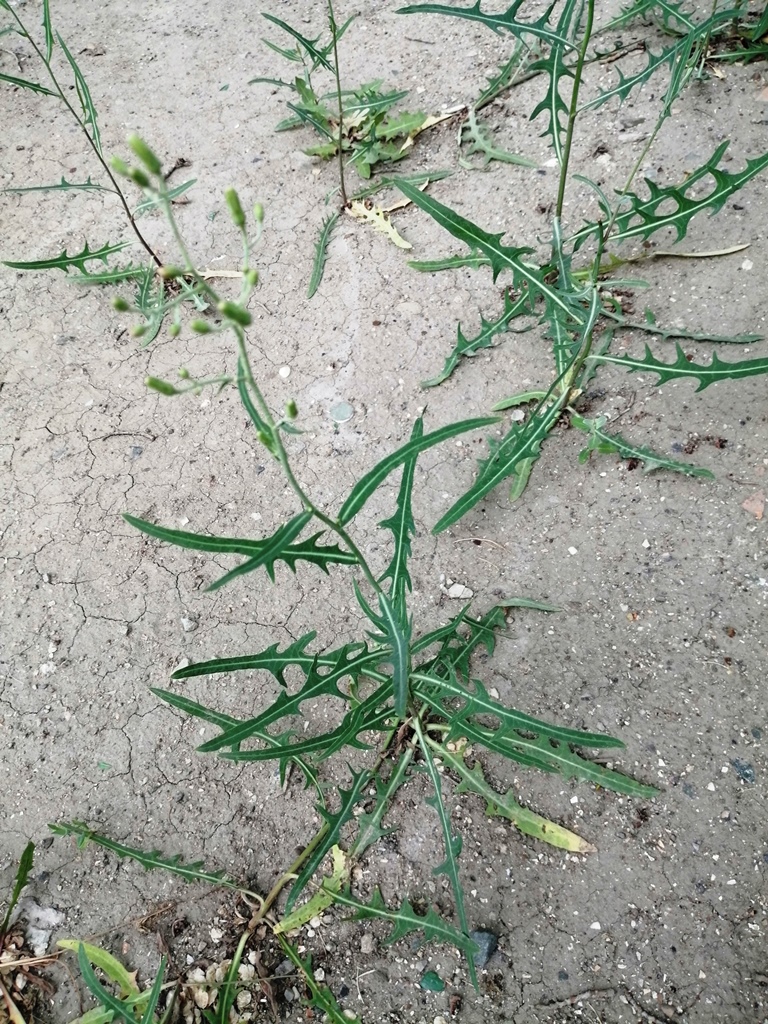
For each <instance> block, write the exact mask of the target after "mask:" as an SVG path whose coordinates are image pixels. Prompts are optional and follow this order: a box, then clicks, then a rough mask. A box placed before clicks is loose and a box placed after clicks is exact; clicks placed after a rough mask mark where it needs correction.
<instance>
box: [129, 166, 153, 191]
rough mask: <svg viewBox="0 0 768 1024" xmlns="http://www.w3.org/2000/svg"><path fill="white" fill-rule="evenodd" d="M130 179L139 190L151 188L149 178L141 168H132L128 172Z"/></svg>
mask: <svg viewBox="0 0 768 1024" xmlns="http://www.w3.org/2000/svg"><path fill="white" fill-rule="evenodd" d="M128 177H129V178H130V179H131V181H132V182H133V183H134V184H135V185H138V186H139V188H149V178H148V177H147V176H146V174H145V173H144V171H142V169H141V168H140V167H131V168H130V169H129V171H128Z"/></svg>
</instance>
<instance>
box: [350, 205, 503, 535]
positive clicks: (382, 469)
mask: <svg viewBox="0 0 768 1024" xmlns="http://www.w3.org/2000/svg"><path fill="white" fill-rule="evenodd" d="M416 191H417V194H418V195H421V192H419V191H418V189H417V190H416ZM492 423H498V418H496V417H489V416H481V417H478V418H476V419H471V420H460V421H459V422H458V423H449V424H447V425H446V426H445V427H440V429H439V430H433V431H432V433H431V434H424V436H423V437H420V438H417V439H415V440H411V441H409V442H408V443H407V444H405V445H403V447H402V448H398V449H397V451H394V452H392V453H391V454H390V455H387V456H386V457H385V458H383V459H382V460H381V462H378V463H377V464H376V465H375V466H374V467H373V469H371V470H369V471H368V472H367V473H366V474H365V476H363V477H361V479H360V480H358V482H357V483H356V484H355V486H354V487H353V488H352V491H351V493H350V495H349V497H348V498H347V500H346V501H345V502H344V504H343V505H342V506H341V511H340V512H339V519H338V521H339V523H340V524H341V525H342V526H343V525H344V524H345V523H348V522H349V521H350V519H352V517H353V516H356V515H357V513H358V512H359V511H360V509H361V508H362V507H363V505H365V503H366V501H368V499H369V498H370V496H371V495H372V494H373V492H374V491H375V490H376V488H377V487H378V486H379V484H380V483H381V482H382V480H386V478H387V477H388V476H389V474H390V473H391V472H392V471H393V470H394V469H397V467H398V466H402V465H403V463H404V462H406V461H407V460H408V459H410V458H412V457H413V456H415V455H419V454H420V453H421V452H423V451H426V450H427V449H428V448H432V447H434V446H435V445H436V444H441V443H442V442H443V441H447V440H449V439H450V438H452V437H456V436H457V435H458V434H465V433H466V432H467V431H469V430H477V429H478V427H486V426H489V425H490V424H492Z"/></svg>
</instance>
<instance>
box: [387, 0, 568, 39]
mask: <svg viewBox="0 0 768 1024" xmlns="http://www.w3.org/2000/svg"><path fill="white" fill-rule="evenodd" d="M524 3H525V0H514V3H513V4H512V5H511V6H510V7H508V8H507V10H506V11H504V13H503V14H489V13H488V14H487V13H485V12H484V11H483V10H481V7H480V0H477V3H475V4H473V6H472V7H449V6H447V5H446V4H432V3H429V4H409V5H408V6H407V7H401V8H400V10H398V11H397V12H396V13H397V14H444V15H448V16H449V17H454V18H463V19H465V20H467V21H473V22H476V23H478V24H480V25H484V26H485V27H486V28H489V29H490V30H491V31H492V32H496V33H499V32H501V31H506V32H510V33H511V34H512V35H514V36H516V37H517V38H518V39H520V38H522V37H523V36H525V35H526V34H528V35H532V36H536V37H537V38H538V39H542V40H544V41H545V42H547V43H549V44H550V45H552V46H565V47H567V48H568V49H570V50H572V49H573V48H574V47H573V46H572V44H571V42H570V41H569V40H568V39H567V38H564V37H563V36H560V35H558V33H557V32H556V31H555V30H554V29H552V28H550V26H549V15H550V12H551V10H552V7H553V6H554V5H552V4H550V5H549V6H548V7H547V9H546V11H545V13H544V14H542V16H541V17H540V18H537V19H536V21H518V20H517V17H516V16H517V13H518V11H519V10H520V8H521V7H522V6H523V4H524Z"/></svg>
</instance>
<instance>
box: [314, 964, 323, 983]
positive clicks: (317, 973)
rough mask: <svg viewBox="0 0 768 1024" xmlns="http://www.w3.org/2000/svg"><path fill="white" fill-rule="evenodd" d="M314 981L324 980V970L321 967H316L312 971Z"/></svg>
mask: <svg viewBox="0 0 768 1024" xmlns="http://www.w3.org/2000/svg"><path fill="white" fill-rule="evenodd" d="M314 975H315V981H325V971H324V970H323V968H322V967H318V968H316V969H315V971H314Z"/></svg>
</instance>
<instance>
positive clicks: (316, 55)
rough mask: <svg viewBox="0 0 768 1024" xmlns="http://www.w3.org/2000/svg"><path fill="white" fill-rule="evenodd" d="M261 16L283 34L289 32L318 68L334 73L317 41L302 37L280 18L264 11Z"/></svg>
mask: <svg viewBox="0 0 768 1024" xmlns="http://www.w3.org/2000/svg"><path fill="white" fill-rule="evenodd" d="M261 16H262V18H266V20H267V21H269V22H271V23H272V24H273V25H277V27H278V28H281V29H282V30H283V32H287V33H288V35H289V36H291V38H292V39H295V40H296V42H297V43H298V44H299V46H302V47H303V48H304V49H305V50H306V51H307V53H308V54H309V56H310V57H311V58H312V60H313V61H314V62H315V64H316V65H317V66H321V67H324V68H325V69H326V71H331V72H332V71H333V65H332V64H331V63H330V62H329V60H328V58H327V56H326V55H325V52H324V51H323V50H321V49H320V50H319V49H318V48H317V46H316V45H315V44H316V43H317V39H307V38H306V37H305V36H303V35H301V33H300V32H297V31H296V29H295V28H292V26H291V25H289V24H288V23H287V22H285V21H283V20H282V19H280V18H276V17H275V16H274V15H273V14H265V13H264V12H263V11H262V14H261ZM350 20H351V19H350ZM348 24H349V22H347V25H348ZM344 28H345V29H346V25H345V26H344ZM318 38H319V37H318ZM264 42H267V40H266V39H265V40H264ZM269 45H273V44H269ZM275 49H276V47H275ZM279 52H280V51H279Z"/></svg>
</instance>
